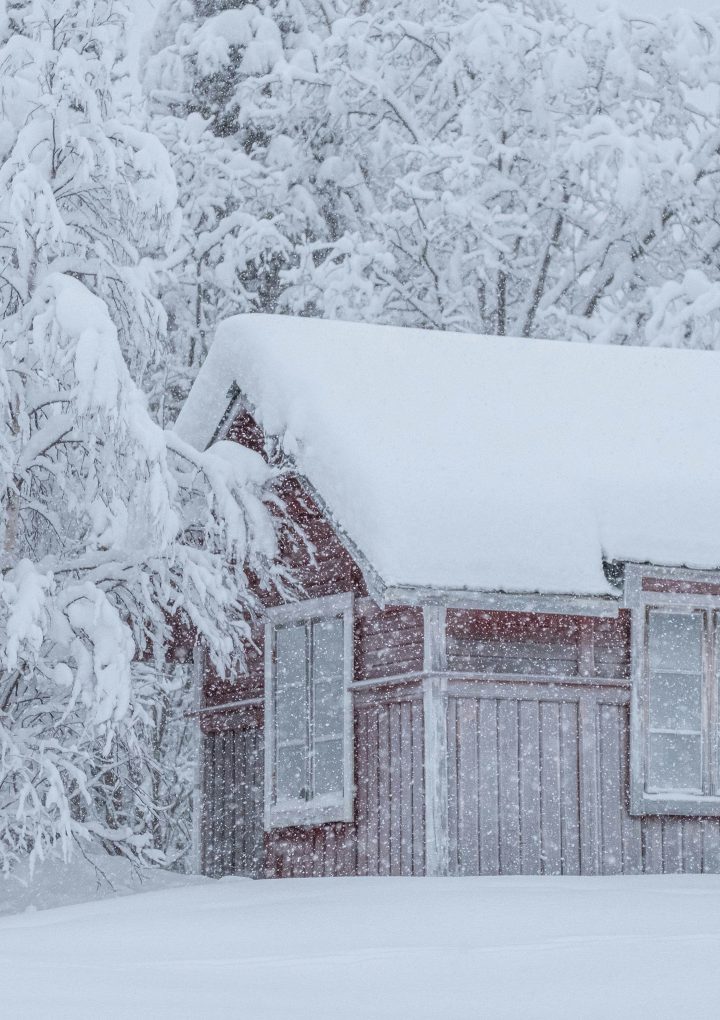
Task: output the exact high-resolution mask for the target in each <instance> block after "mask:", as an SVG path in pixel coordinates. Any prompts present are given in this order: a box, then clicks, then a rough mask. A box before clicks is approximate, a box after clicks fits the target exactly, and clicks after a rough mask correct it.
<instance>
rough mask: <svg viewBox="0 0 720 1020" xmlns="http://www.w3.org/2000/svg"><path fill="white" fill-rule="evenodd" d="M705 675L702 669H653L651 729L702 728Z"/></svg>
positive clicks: (651, 678) (698, 730)
mask: <svg viewBox="0 0 720 1020" xmlns="http://www.w3.org/2000/svg"><path fill="white" fill-rule="evenodd" d="M701 689H702V677H701V676H700V674H699V673H697V674H692V673H651V675H650V729H651V730H692V731H693V732H695V733H699V732H700V728H701V719H702V703H701V699H700V695H701Z"/></svg>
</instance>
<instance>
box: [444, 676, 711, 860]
mask: <svg viewBox="0 0 720 1020" xmlns="http://www.w3.org/2000/svg"><path fill="white" fill-rule="evenodd" d="M468 687H469V685H464V688H463V691H462V695H461V696H453V695H452V693H451V695H450V697H449V699H448V758H449V769H448V772H449V789H448V808H449V831H450V872H451V874H461V875H475V874H481V875H482V874H487V875H497V874H537V875H577V874H586V875H595V874H601V875H614V874H638V873H641V872H648V873H659V872H668V873H672V872H679V871H684V872H701V871H712V872H714V871H717V869H718V868H719V867H720V819H686V818H662V819H660V818H657V819H655V818H643V819H640V818H634V817H631V816H630V814H629V812H628V762H629V755H628V733H629V708H628V693H627V692H626V691H624V690H622V689H618V690H616V691H608V690H602V691H598V690H594V691H587V690H578V689H577V688H573V687H571V686H569V685H564V686H561V685H555V684H547V685H545V684H535V685H528V684H507V683H504V684H486V683H484V682H482V681H481V682H479V683H478V684H477V689H476V691H475V692H474V694H471V693H470V691H469V690H468Z"/></svg>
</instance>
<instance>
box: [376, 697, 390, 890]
mask: <svg viewBox="0 0 720 1020" xmlns="http://www.w3.org/2000/svg"><path fill="white" fill-rule="evenodd" d="M377 762H378V874H379V875H389V874H390V719H389V717H388V710H387V705H383V706H381V707H380V709H379V716H378V757H377Z"/></svg>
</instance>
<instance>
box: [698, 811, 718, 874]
mask: <svg viewBox="0 0 720 1020" xmlns="http://www.w3.org/2000/svg"><path fill="white" fill-rule="evenodd" d="M702 826H703V862H702V868H703V871H704V872H705V873H706V874H709V875H717V874H720V826H718V820H717V819H715V818H706V819H704V820H703V823H702Z"/></svg>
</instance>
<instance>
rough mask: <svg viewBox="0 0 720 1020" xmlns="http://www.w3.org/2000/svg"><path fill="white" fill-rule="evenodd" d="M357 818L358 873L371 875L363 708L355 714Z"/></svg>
mask: <svg viewBox="0 0 720 1020" xmlns="http://www.w3.org/2000/svg"><path fill="white" fill-rule="evenodd" d="M355 782H356V792H355V817H356V819H357V830H356V831H357V837H356V838H357V873H358V875H367V874H369V869H368V786H369V783H370V759H369V756H368V711H367V709H366V708H364V707H361V708H359V709H357V710H356V712H355Z"/></svg>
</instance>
